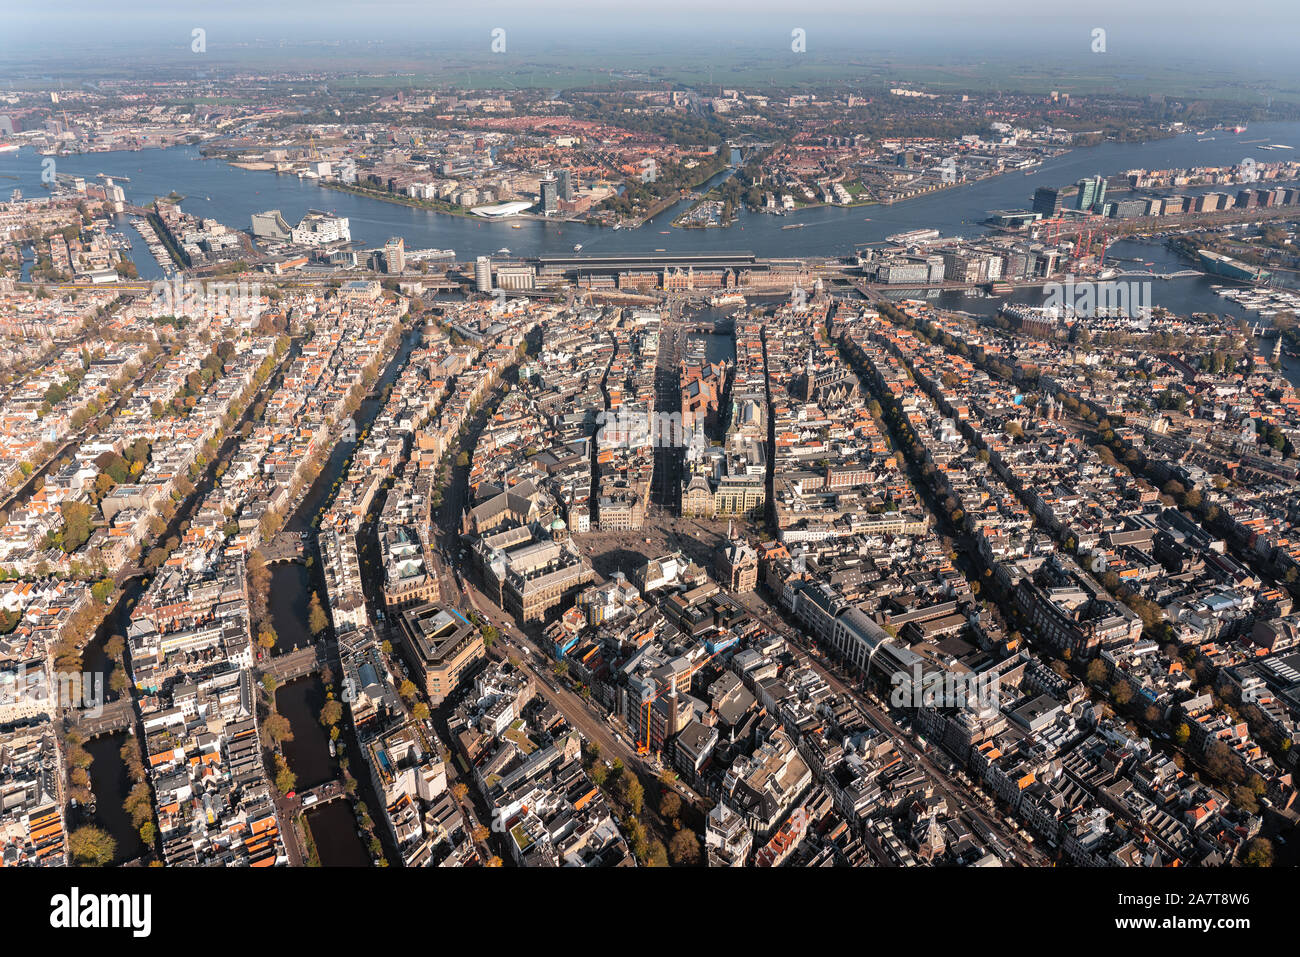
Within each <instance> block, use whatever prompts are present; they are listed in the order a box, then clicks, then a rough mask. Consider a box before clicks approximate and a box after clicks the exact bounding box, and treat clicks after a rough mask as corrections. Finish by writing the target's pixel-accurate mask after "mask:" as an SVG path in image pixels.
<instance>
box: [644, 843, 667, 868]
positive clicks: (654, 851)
mask: <svg viewBox="0 0 1300 957" xmlns="http://www.w3.org/2000/svg"><path fill="white" fill-rule="evenodd" d="M646 864H647V865H648V866H650V867H667V866H668V849H667V848H666V847H664V842H663V841H659V840H655V841H651V842H650V857H649V859H648V860H647V861H646Z"/></svg>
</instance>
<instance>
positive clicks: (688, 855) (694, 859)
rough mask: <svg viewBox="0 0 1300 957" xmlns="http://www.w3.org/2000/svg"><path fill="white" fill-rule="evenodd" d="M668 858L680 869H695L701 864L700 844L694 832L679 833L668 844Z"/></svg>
mask: <svg viewBox="0 0 1300 957" xmlns="http://www.w3.org/2000/svg"><path fill="white" fill-rule="evenodd" d="M668 856H669V857H670V858H672V861H673V863H674V864H676V865H678V866H679V867H693V866H694V865H696V864H698V863H699V862H700V842H699V839H698V838H697V837H696V836H695V832H694V831H678V832H677V833H676V834H674V835H673V836H672V839H671V840H670V841H669V842H668Z"/></svg>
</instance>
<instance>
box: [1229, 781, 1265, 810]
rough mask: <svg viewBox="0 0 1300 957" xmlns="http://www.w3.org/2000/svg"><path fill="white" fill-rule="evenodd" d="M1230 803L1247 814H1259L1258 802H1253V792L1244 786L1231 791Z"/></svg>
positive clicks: (1241, 785)
mask: <svg viewBox="0 0 1300 957" xmlns="http://www.w3.org/2000/svg"><path fill="white" fill-rule="evenodd" d="M1232 803H1233V804H1235V805H1236V806H1237V807H1239V808H1241V809H1242V810H1243V811H1245V812H1246V813H1247V814H1258V813H1259V802H1258V801H1257V800H1255V792H1254V791H1252V790H1251V789H1250V788H1248V787H1246V786H1245V785H1244V784H1240V785H1238V786H1237V787H1235V788H1233V789H1232Z"/></svg>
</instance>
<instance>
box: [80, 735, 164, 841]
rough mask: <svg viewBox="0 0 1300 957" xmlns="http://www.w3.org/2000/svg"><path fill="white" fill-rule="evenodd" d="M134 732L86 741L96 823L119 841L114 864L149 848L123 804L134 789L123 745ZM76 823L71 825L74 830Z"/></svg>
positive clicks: (102, 736) (103, 736)
mask: <svg viewBox="0 0 1300 957" xmlns="http://www.w3.org/2000/svg"><path fill="white" fill-rule="evenodd" d="M130 738H131V732H128V731H118V732H116V733H114V734H103V735H100V736H99V737H98V738H95V739H94V740H93V741H87V742H86V750H87V751H88V752H90V757H91V758H92V762H91V765H90V789H91V792H92V793H93V794H94V795H95V821H94V822H95V824H96V825H98V826H99V827H101V828H103V829H104V830H105V831H107V832H108V833H109V835H110V836H111V837H112V838H113V840H114V841H115V842H116V844H117V848H116V851H115V853H114V854H113V863H114V864H122V863H124V862H126V861H131V860H135V859H136V858H137V857H139V856H140V855H141V854H143V853H144V851H145V850H146V848H145V846H144V843H143V842H142V841H141V840H140V832H139V831H137V830H136V828H135V825H134V824H133V823H132V822H131V816H130V815H129V814H127V812H126V809H125V808H124V807H123V806H122V804H123V802H124V801H125V800H126V796H127V794H128V793H129V792H130V790H131V777H130V775H129V774H128V773H127V770H126V764H125V762H123V760H122V754H121V752H122V746H123V745H124V744H126V742H127V741H128V740H130ZM75 826H76V825H72V827H73V828H74V829H75Z"/></svg>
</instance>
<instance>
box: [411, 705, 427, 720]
mask: <svg viewBox="0 0 1300 957" xmlns="http://www.w3.org/2000/svg"><path fill="white" fill-rule="evenodd" d="M411 714H412V716H414V718H415V720H416V721H428V720H429V706H428V705H427V704H425V703H424V702H423V701H417V702H416V703H415V707H413V708H411Z"/></svg>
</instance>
